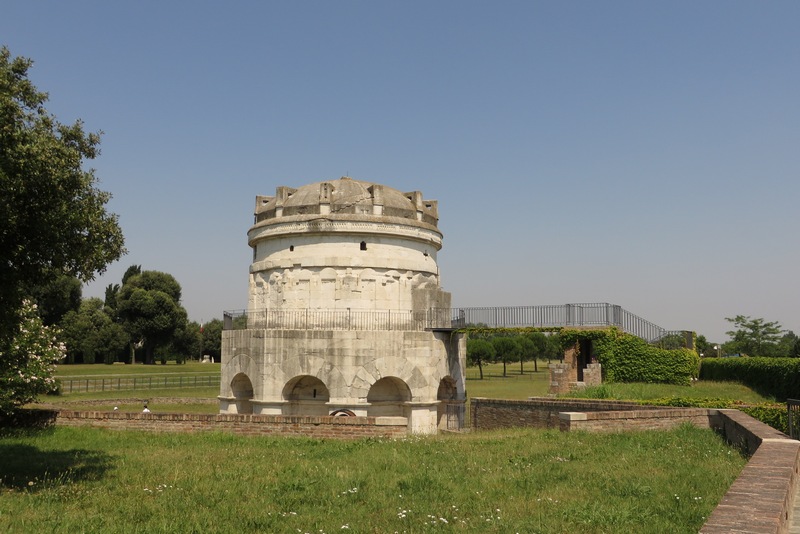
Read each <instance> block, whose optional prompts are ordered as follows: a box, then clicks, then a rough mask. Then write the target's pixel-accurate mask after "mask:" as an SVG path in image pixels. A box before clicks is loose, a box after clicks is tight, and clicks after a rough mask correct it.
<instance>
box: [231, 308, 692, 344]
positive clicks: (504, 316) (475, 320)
mask: <svg viewBox="0 0 800 534" xmlns="http://www.w3.org/2000/svg"><path fill="white" fill-rule="evenodd" d="M470 326H475V327H485V328H524V327H538V328H565V327H567V328H568V327H592V326H598V327H603V326H615V327H617V328H619V329H620V330H622V331H624V332H627V333H629V334H633V335H635V336H638V337H640V338H642V339H644V340H645V341H647V342H648V343H654V344H658V345H661V346H665V348H678V346H683V347H689V348H693V347H692V346H691V341H692V337H691V335H689V333H687V332H684V331H680V330H666V329H664V328H662V327H660V326H658V325H656V324H653V323H651V322H650V321H647V320H645V319H642V318H641V317H639V316H638V315H634V314H633V313H630V312H629V311H627V310H625V309H623V308H622V307H621V306H618V305H616V304H608V303H588V304H587V303H581V304H559V305H543V306H505V307H486V308H430V309H428V310H426V311H411V310H353V309H344V310H324V309H299V310H270V309H261V310H235V311H226V312H225V313H224V326H223V328H224V329H225V330H241V329H247V328H259V329H260V328H267V329H273V328H274V329H288V330H295V329H297V330H440V329H458V328H467V327H470ZM673 345H674V346H673Z"/></svg>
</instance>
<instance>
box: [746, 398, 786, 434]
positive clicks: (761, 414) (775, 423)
mask: <svg viewBox="0 0 800 534" xmlns="http://www.w3.org/2000/svg"><path fill="white" fill-rule="evenodd" d="M738 409H739V410H741V411H743V412H744V413H746V414H747V415H749V416H750V417H753V418H755V419H758V420H759V421H761V422H762V423H766V424H768V425H769V426H771V427H772V428H774V429H777V430H780V431H781V432H783V433H784V434H788V433H789V410H788V409H787V408H786V405H785V404H774V403H772V404H758V405H755V406H739V407H738Z"/></svg>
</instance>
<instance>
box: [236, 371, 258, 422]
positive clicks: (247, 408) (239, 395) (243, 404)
mask: <svg viewBox="0 0 800 534" xmlns="http://www.w3.org/2000/svg"><path fill="white" fill-rule="evenodd" d="M231 391H232V392H233V396H234V398H235V399H236V401H235V402H236V413H253V405H252V403H251V402H250V401H252V400H253V383H252V382H250V378H249V377H248V376H247V375H246V374H244V373H239V374H237V375H236V376H234V377H233V380H231Z"/></svg>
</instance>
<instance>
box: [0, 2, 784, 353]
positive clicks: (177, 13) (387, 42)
mask: <svg viewBox="0 0 800 534" xmlns="http://www.w3.org/2000/svg"><path fill="white" fill-rule="evenodd" d="M798 28H800V2H796V1H788V2H780V1H767V2H738V1H728V0H726V1H707V2H695V1H691V2H689V1H684V2H682V1H676V2H642V1H638V0H637V1H631V2H623V1H612V2H590V1H583V2H534V1H520V2H482V3H477V2H465V1H458V2H446V1H437V2H421V1H420V2H416V1H410V2H366V1H365V2H351V1H339V2H330V1H316V2H302V1H298V2H255V1H253V2H207V1H206V2H203V1H191V2H190V1H183V2H180V1H170V2H156V1H142V2H106V1H91V2H87V1H70V2H56V1H47V2H45V1H36V2H32V1H28V0H25V1H18V0H7V1H6V2H4V5H3V8H2V16H0V44H5V45H7V46H8V47H9V48H10V50H11V53H12V54H13V55H21V56H26V57H29V58H32V59H33V60H34V61H35V65H34V68H33V70H32V72H31V78H32V79H33V80H34V82H35V83H36V84H37V85H38V86H39V88H40V89H42V90H45V91H48V92H49V93H50V103H49V105H48V108H49V110H50V111H51V112H53V113H54V114H56V115H57V116H58V118H59V119H60V120H61V121H62V122H71V121H73V120H75V119H77V118H82V119H83V120H84V122H85V124H86V127H87V129H89V130H92V131H96V130H103V131H104V132H105V134H104V136H103V142H102V154H101V156H100V158H99V159H97V160H95V161H94V162H92V163H91V166H93V167H94V168H96V170H97V175H98V177H99V178H100V180H101V184H100V187H101V188H102V189H105V190H107V191H110V192H111V193H112V194H113V195H114V198H113V200H112V201H111V203H110V205H109V208H110V209H111V211H114V212H116V213H118V214H119V216H120V223H121V225H122V229H123V232H124V234H125V236H126V240H127V247H128V250H129V254H128V255H127V256H125V257H123V258H122V260H121V261H120V262H118V263H116V264H114V265H112V266H110V267H109V269H108V272H107V274H106V275H105V276H103V277H101V278H99V279H98V280H97V281H96V282H95V283H93V284H91V285H90V286H89V287H87V288H86V289H85V291H84V295H85V296H95V295H97V296H100V295H102V292H103V288H104V287H105V285H107V284H109V283H118V282H119V281H120V278H121V276H122V273H123V272H124V270H125V269H126V268H127V267H128V266H129V265H131V264H140V265H142V267H143V268H144V269H155V270H161V271H166V272H169V273H171V274H173V275H174V276H175V277H176V278H177V279H178V281H179V282H180V283H181V285H182V286H183V294H184V298H183V304H184V305H185V306H186V308H187V310H188V312H189V316H190V318H191V319H193V320H197V321H200V320H205V321H208V320H210V319H212V318H214V317H221V313H222V311H223V310H226V309H237V308H243V307H245V306H246V304H247V279H248V267H249V262H250V259H251V250H250V248H249V247H248V246H247V236H246V233H247V230H248V228H249V227H250V225H251V224H252V213H253V207H254V202H255V196H256V195H257V194H267V195H271V194H274V190H275V187H276V186H278V185H289V186H295V187H296V186H300V185H303V184H307V183H311V182H316V181H320V180H328V179H335V178H338V177H340V176H343V175H349V176H351V177H353V178H356V179H360V180H366V181H374V182H379V183H384V184H387V185H390V186H392V187H395V188H397V189H400V190H404V191H409V190H421V191H422V192H423V194H424V196H425V197H426V198H432V199H437V200H439V206H440V217H441V219H440V228H441V229H442V230H443V232H444V248H443V250H442V252H441V254H440V256H439V259H440V267H441V272H442V280H443V285H444V287H445V289H447V290H448V291H450V292H452V294H453V302H454V304H456V305H460V306H494V305H528V304H564V303H570V302H610V303H614V304H620V305H622V306H623V307H624V308H626V309H628V310H630V311H632V312H634V313H636V314H638V315H641V316H642V317H644V318H646V319H648V320H650V321H652V322H654V323H656V324H658V325H660V326H663V327H665V328H669V329H691V330H696V331H697V332H698V333H700V334H704V335H705V336H706V337H707V338H709V340H711V341H722V340H724V339H726V336H725V335H724V332H725V331H726V330H728V329H729V325H728V323H727V322H726V321H725V320H724V318H725V317H730V316H734V315H737V314H744V315H751V316H754V317H763V318H765V319H767V320H772V321H779V322H780V323H781V324H782V325H783V326H784V327H785V328H787V329H792V330H794V331H795V332H796V333H800V283H798V271H799V270H800V247H798V235H799V234H798V232H800V211H798V198H800V179H798V178H800V176H799V172H798V171H800V31H798Z"/></svg>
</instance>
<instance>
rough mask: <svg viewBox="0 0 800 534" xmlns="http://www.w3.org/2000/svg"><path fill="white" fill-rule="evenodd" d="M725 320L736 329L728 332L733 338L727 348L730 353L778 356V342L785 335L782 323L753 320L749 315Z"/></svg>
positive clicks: (759, 319)
mask: <svg viewBox="0 0 800 534" xmlns="http://www.w3.org/2000/svg"><path fill="white" fill-rule="evenodd" d="M725 320H726V321H728V322H730V323H733V325H734V327H735V329H734V330H729V331H728V332H726V334H728V335H729V336H730V337H731V342H730V345H729V346H727V347H726V348H727V349H728V350H729V351H731V352H738V353H741V354H746V355H747V356H777V351H778V342H779V341H780V338H781V334H782V333H783V328H782V327H781V325H780V323H777V322H775V321H765V320H764V319H761V318H758V319H753V318H751V317H750V316H749V315H737V316H736V317H726V318H725ZM726 345H728V344H726Z"/></svg>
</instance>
